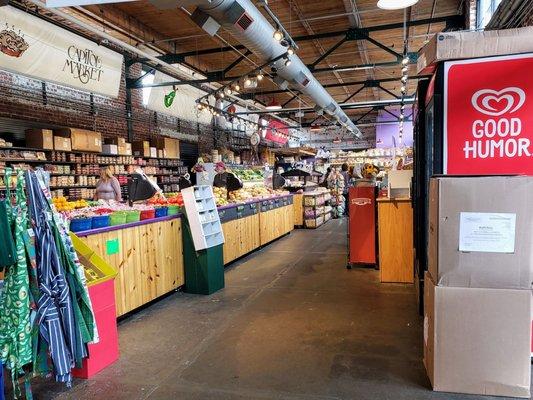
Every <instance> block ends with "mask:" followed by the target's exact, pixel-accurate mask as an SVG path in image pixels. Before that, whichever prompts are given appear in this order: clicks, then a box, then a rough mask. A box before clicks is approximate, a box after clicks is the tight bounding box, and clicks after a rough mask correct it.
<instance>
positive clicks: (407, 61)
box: [402, 56, 409, 65]
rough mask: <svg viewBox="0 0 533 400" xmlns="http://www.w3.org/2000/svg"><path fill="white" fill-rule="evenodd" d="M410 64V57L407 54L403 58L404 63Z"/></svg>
mask: <svg viewBox="0 0 533 400" xmlns="http://www.w3.org/2000/svg"><path fill="white" fill-rule="evenodd" d="M407 64H409V57H407V56H405V57H404V58H403V60H402V65H407Z"/></svg>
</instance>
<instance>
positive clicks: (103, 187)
mask: <svg viewBox="0 0 533 400" xmlns="http://www.w3.org/2000/svg"><path fill="white" fill-rule="evenodd" d="M94 199H95V200H115V201H122V194H121V192H120V183H119V182H118V179H117V178H115V177H114V176H113V172H112V171H111V168H110V167H104V168H102V169H100V180H99V181H98V183H97V184H96V192H95V193H94Z"/></svg>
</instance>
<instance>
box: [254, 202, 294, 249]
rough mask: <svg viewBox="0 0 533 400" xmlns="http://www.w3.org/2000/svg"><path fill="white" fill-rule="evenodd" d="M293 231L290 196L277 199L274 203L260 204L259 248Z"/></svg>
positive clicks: (292, 208) (292, 210) (292, 211)
mask: <svg viewBox="0 0 533 400" xmlns="http://www.w3.org/2000/svg"><path fill="white" fill-rule="evenodd" d="M293 229H294V206H293V201H292V196H290V197H286V198H284V199H277V200H275V203H272V200H270V201H263V202H261V213H260V214H259V230H260V233H259V237H260V241H261V246H264V245H265V244H267V243H270V242H271V241H273V240H275V239H277V238H279V237H281V236H283V235H286V234H287V233H289V232H291V231H292V230H293Z"/></svg>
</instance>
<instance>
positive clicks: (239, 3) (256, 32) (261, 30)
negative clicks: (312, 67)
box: [151, 0, 362, 137]
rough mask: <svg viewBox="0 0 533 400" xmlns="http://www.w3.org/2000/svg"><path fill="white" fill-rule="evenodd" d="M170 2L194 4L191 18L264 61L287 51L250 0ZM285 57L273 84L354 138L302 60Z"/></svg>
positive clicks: (161, 1) (162, 1) (162, 0)
mask: <svg viewBox="0 0 533 400" xmlns="http://www.w3.org/2000/svg"><path fill="white" fill-rule="evenodd" d="M151 1H152V2H153V3H154V4H155V5H157V6H159V7H161V6H163V8H167V7H168V6H169V0H151ZM170 1H171V2H172V3H173V5H174V6H176V5H179V6H190V5H195V6H197V7H198V9H199V10H200V12H198V11H196V12H195V13H194V14H193V17H194V16H195V15H196V16H197V17H199V19H202V17H204V16H205V17H207V16H208V17H211V18H212V19H213V20H214V21H216V23H218V24H220V25H221V26H223V27H224V28H225V29H226V30H227V31H228V32H230V33H231V34H232V35H233V36H234V37H235V38H236V39H237V40H238V41H239V42H240V43H241V44H243V45H244V46H246V47H247V48H248V49H249V50H250V51H252V52H253V53H254V54H255V55H256V56H257V57H258V58H259V59H260V60H261V61H262V62H264V63H266V62H268V61H270V60H272V59H275V58H276V57H279V56H281V55H283V54H284V53H286V52H287V48H286V47H284V46H282V45H281V44H280V43H279V42H277V41H276V40H275V39H274V38H273V35H274V32H275V30H276V29H275V28H274V27H273V26H272V25H271V24H270V22H269V21H268V20H267V19H266V18H265V17H264V16H263V14H261V12H260V11H259V10H258V9H257V8H256V7H255V5H254V4H253V3H252V2H251V1H250V0H182V1H180V0H177V1H176V0H170ZM193 19H194V18H193ZM204 21H205V19H204ZM289 58H290V60H291V64H290V65H289V66H286V65H285V60H284V59H280V60H278V61H276V62H275V63H273V65H274V66H275V67H276V69H277V77H276V78H275V82H276V84H277V85H278V86H280V87H281V88H286V87H287V86H291V87H293V88H294V89H297V90H299V91H301V92H302V93H304V94H306V95H307V96H309V97H310V98H311V99H313V101H314V102H315V104H316V105H317V109H320V110H324V112H325V113H327V114H329V115H330V116H331V117H332V118H333V119H334V120H336V121H338V122H339V123H340V124H341V125H342V126H346V128H347V129H348V130H349V131H351V132H352V133H354V134H355V135H356V136H357V137H361V136H362V135H361V132H360V131H359V129H358V128H357V126H356V125H355V124H354V123H353V122H352V121H351V120H350V118H348V116H347V115H346V113H345V112H344V111H343V110H342V109H341V108H340V106H339V105H338V104H337V102H336V101H335V100H334V99H333V98H332V97H331V95H330V94H329V93H328V92H327V91H326V89H324V87H322V85H321V84H320V83H319V82H318V81H317V80H316V78H315V77H314V76H313V74H312V73H311V71H309V69H308V68H307V67H306V66H305V64H304V63H303V62H302V60H301V59H300V58H299V57H298V56H296V55H292V56H289Z"/></svg>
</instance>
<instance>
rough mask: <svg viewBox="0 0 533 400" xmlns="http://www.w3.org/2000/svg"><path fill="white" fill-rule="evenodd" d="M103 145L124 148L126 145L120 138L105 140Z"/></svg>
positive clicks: (123, 139)
mask: <svg viewBox="0 0 533 400" xmlns="http://www.w3.org/2000/svg"><path fill="white" fill-rule="evenodd" d="M104 144H115V145H117V146H124V145H125V144H126V139H125V138H122V137H113V138H105V139H104Z"/></svg>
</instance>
